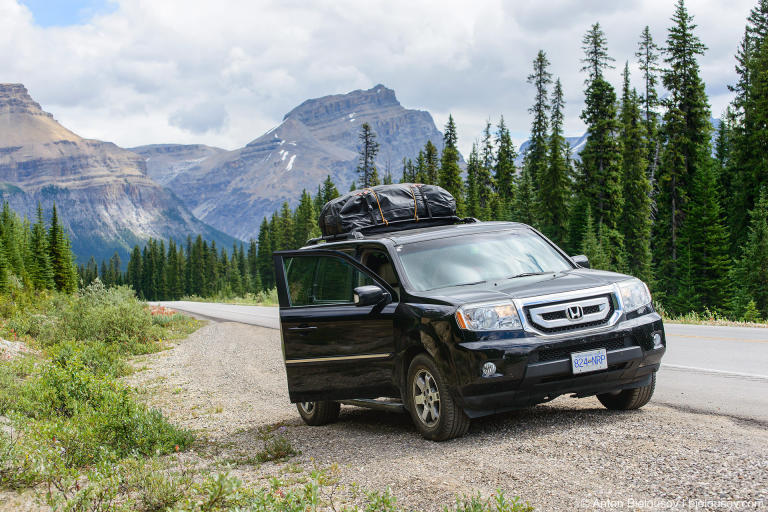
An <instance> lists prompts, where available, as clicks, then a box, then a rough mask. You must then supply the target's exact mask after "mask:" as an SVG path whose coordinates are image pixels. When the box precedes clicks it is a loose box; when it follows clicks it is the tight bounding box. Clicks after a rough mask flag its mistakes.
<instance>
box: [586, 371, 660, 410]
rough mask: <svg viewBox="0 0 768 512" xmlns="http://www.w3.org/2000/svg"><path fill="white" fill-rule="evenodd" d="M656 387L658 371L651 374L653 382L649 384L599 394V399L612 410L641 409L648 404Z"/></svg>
mask: <svg viewBox="0 0 768 512" xmlns="http://www.w3.org/2000/svg"><path fill="white" fill-rule="evenodd" d="M654 389H656V372H653V373H652V374H651V383H650V384H648V385H647V386H643V387H641V388H634V389H625V390H623V391H619V392H618V393H604V394H601V395H597V399H598V400H600V403H601V404H603V405H604V406H605V408H606V409H610V410H612V411H629V410H632V409H639V408H641V407H642V406H644V405H645V404H647V403H648V402H649V401H650V400H651V397H652V396H653V391H654Z"/></svg>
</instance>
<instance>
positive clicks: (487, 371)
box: [483, 362, 496, 377]
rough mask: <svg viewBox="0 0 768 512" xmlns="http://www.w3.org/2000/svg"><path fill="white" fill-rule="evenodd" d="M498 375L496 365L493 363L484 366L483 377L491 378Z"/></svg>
mask: <svg viewBox="0 0 768 512" xmlns="http://www.w3.org/2000/svg"><path fill="white" fill-rule="evenodd" d="M495 373H496V365H495V364H493V363H490V362H488V363H485V364H484V365H483V377H490V376H491V375H493V374H495Z"/></svg>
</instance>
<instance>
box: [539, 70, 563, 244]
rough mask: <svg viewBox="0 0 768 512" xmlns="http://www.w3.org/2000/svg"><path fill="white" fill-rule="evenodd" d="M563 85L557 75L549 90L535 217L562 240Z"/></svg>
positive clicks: (558, 240)
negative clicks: (549, 128)
mask: <svg viewBox="0 0 768 512" xmlns="http://www.w3.org/2000/svg"><path fill="white" fill-rule="evenodd" d="M564 106H565V100H564V99H563V87H562V85H561V84H560V79H559V78H558V79H557V80H556V82H555V89H554V91H553V92H552V105H551V107H550V108H551V111H552V118H551V125H552V132H551V133H550V134H549V140H548V158H547V161H546V162H545V163H546V165H545V166H544V167H543V168H541V169H540V170H539V189H538V194H537V206H538V215H537V217H538V220H539V224H540V225H541V229H542V231H543V232H544V234H546V235H547V236H548V237H549V238H551V239H552V240H554V241H555V243H558V244H560V243H563V242H565V241H566V238H567V236H568V201H569V195H570V174H571V173H570V169H569V168H568V143H567V142H566V140H565V137H564V135H563V108H564Z"/></svg>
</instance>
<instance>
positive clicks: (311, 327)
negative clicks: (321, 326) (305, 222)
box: [288, 325, 317, 331]
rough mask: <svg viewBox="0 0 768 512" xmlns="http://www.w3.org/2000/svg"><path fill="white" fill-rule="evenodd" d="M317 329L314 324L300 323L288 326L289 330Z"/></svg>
mask: <svg viewBox="0 0 768 512" xmlns="http://www.w3.org/2000/svg"><path fill="white" fill-rule="evenodd" d="M315 329H317V327H315V326H314V325H300V326H298V327H289V328H288V330H289V331H314V330H315Z"/></svg>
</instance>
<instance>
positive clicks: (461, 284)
mask: <svg viewBox="0 0 768 512" xmlns="http://www.w3.org/2000/svg"><path fill="white" fill-rule="evenodd" d="M485 282H486V281H474V282H472V283H459V284H447V285H445V286H438V287H436V288H429V289H428V290H424V291H425V292H431V291H432V290H439V289H441V288H452V287H454V286H472V285H473V284H483V283H485Z"/></svg>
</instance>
